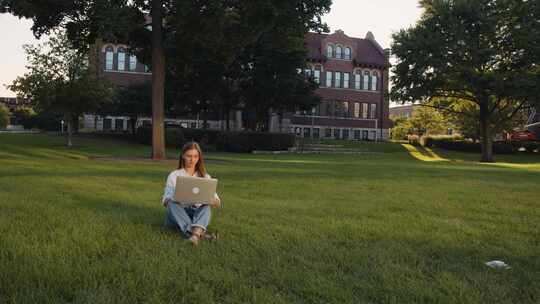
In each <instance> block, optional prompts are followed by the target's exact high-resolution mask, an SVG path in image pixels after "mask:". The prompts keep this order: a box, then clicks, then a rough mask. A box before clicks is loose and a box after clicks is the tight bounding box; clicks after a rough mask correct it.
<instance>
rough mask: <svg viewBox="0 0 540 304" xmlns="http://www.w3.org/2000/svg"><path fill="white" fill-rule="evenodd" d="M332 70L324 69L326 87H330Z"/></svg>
mask: <svg viewBox="0 0 540 304" xmlns="http://www.w3.org/2000/svg"><path fill="white" fill-rule="evenodd" d="M332 74H333V73H332V72H331V71H326V86H327V87H328V88H331V87H332V80H333V79H332V78H333V77H332Z"/></svg>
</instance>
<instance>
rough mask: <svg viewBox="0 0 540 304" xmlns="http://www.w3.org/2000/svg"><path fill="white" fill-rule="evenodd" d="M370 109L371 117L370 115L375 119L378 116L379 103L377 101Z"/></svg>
mask: <svg viewBox="0 0 540 304" xmlns="http://www.w3.org/2000/svg"><path fill="white" fill-rule="evenodd" d="M369 110H370V112H369V117H370V118H371V119H375V118H376V116H377V104H376V103H372V104H371V106H370V109H369Z"/></svg>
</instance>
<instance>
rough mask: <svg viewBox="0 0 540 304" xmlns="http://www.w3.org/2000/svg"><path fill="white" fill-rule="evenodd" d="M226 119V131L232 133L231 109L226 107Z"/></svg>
mask: <svg viewBox="0 0 540 304" xmlns="http://www.w3.org/2000/svg"><path fill="white" fill-rule="evenodd" d="M225 119H227V120H226V121H225V130H227V131H230V130H231V124H230V120H231V108H229V107H225Z"/></svg>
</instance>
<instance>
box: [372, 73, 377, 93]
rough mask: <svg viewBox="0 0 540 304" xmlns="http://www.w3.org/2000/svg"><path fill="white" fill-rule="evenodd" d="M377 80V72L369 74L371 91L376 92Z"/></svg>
mask: <svg viewBox="0 0 540 304" xmlns="http://www.w3.org/2000/svg"><path fill="white" fill-rule="evenodd" d="M378 80H379V73H378V72H377V71H373V72H371V90H372V91H377V85H378Z"/></svg>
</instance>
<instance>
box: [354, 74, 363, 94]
mask: <svg viewBox="0 0 540 304" xmlns="http://www.w3.org/2000/svg"><path fill="white" fill-rule="evenodd" d="M361 73H362V72H360V71H357V72H356V74H354V88H355V89H357V90H360V89H361V88H362V74H361Z"/></svg>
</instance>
